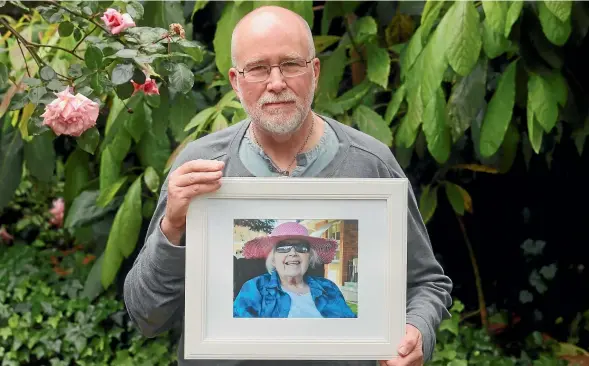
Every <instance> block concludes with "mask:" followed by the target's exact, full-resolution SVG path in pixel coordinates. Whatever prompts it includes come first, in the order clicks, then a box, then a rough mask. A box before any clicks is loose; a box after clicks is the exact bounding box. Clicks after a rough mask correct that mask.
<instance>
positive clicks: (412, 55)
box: [399, 27, 425, 81]
mask: <svg viewBox="0 0 589 366" xmlns="http://www.w3.org/2000/svg"><path fill="white" fill-rule="evenodd" d="M422 32H423V27H419V28H417V30H416V31H415V33H414V34H413V36H412V37H411V39H410V40H409V43H408V44H407V47H405V49H404V50H403V51H402V52H401V56H400V58H399V62H400V64H401V80H403V81H405V80H406V79H407V77H408V75H410V71H411V69H412V68H413V65H414V64H415V62H416V61H417V59H418V58H419V55H420V54H421V52H422V51H423V45H424V44H425V41H422Z"/></svg>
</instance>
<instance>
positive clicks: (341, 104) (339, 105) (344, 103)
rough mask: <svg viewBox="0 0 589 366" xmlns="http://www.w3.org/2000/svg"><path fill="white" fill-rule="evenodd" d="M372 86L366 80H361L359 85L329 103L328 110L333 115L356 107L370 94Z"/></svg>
mask: <svg viewBox="0 0 589 366" xmlns="http://www.w3.org/2000/svg"><path fill="white" fill-rule="evenodd" d="M373 85H374V84H372V83H371V82H370V81H369V80H368V79H364V80H362V82H361V83H360V84H357V85H355V86H354V87H352V88H351V89H349V90H347V91H346V92H345V93H344V94H342V95H341V96H339V97H338V98H337V99H336V100H335V101H334V102H332V103H329V105H328V107H329V110H330V111H332V112H333V113H335V114H342V113H344V112H346V111H348V110H350V109H352V108H354V107H356V106H357V105H358V103H360V102H361V101H362V99H363V98H364V97H365V96H366V95H367V94H368V93H369V92H370V90H371V89H372V87H373Z"/></svg>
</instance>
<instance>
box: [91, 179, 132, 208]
mask: <svg viewBox="0 0 589 366" xmlns="http://www.w3.org/2000/svg"><path fill="white" fill-rule="evenodd" d="M128 179H129V177H128V176H124V177H120V178H119V179H117V181H116V182H114V183H113V184H111V185H110V186H108V187H105V189H100V195H99V196H98V198H97V199H96V205H97V206H98V207H102V208H104V207H106V206H108V205H109V204H110V203H111V202H112V200H113V199H114V198H115V196H116V195H117V192H118V191H119V190H120V189H121V187H122V186H123V185H124V184H125V183H127V180H128Z"/></svg>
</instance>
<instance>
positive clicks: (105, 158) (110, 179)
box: [98, 146, 121, 191]
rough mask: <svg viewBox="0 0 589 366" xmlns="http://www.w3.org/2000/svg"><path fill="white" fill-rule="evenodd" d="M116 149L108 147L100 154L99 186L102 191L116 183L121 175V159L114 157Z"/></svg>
mask: <svg viewBox="0 0 589 366" xmlns="http://www.w3.org/2000/svg"><path fill="white" fill-rule="evenodd" d="M113 151H114V149H113V148H112V147H111V146H109V147H107V148H106V149H105V150H104V151H103V152H102V155H101V156H100V175H99V177H98V178H99V187H100V191H104V190H105V189H107V187H109V186H111V185H112V184H114V183H115V182H116V181H117V179H119V175H120V170H121V166H120V160H118V159H116V158H115V157H114V154H115V153H114V152H113Z"/></svg>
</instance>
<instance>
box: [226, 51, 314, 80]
mask: <svg viewBox="0 0 589 366" xmlns="http://www.w3.org/2000/svg"><path fill="white" fill-rule="evenodd" d="M314 59H315V57H313V58H312V59H310V60H309V61H306V60H305V68H306V67H307V65H309V64H310V63H311V62H313V60H314ZM291 61H292V60H291ZM291 61H283V62H281V63H279V64H275V65H264V66H268V70H269V71H268V73H267V75H266V78H265V79H263V80H257V81H250V80H247V79H246V77H245V68H244V69H242V70H241V71H239V69H237V68H236V70H237V73H239V74H241V76H243V78H244V79H246V81H248V82H250V83H262V82H264V81H266V80H268V78H270V74H271V73H272V69H273V68H275V67H278V70H279V71H280V75H282V76H283V77H285V78H293V77H297V76H301V75H304V74H306V72H303V73H302V74H299V75H296V76H286V75H284V73H283V72H282V64H285V63H287V62H291Z"/></svg>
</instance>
